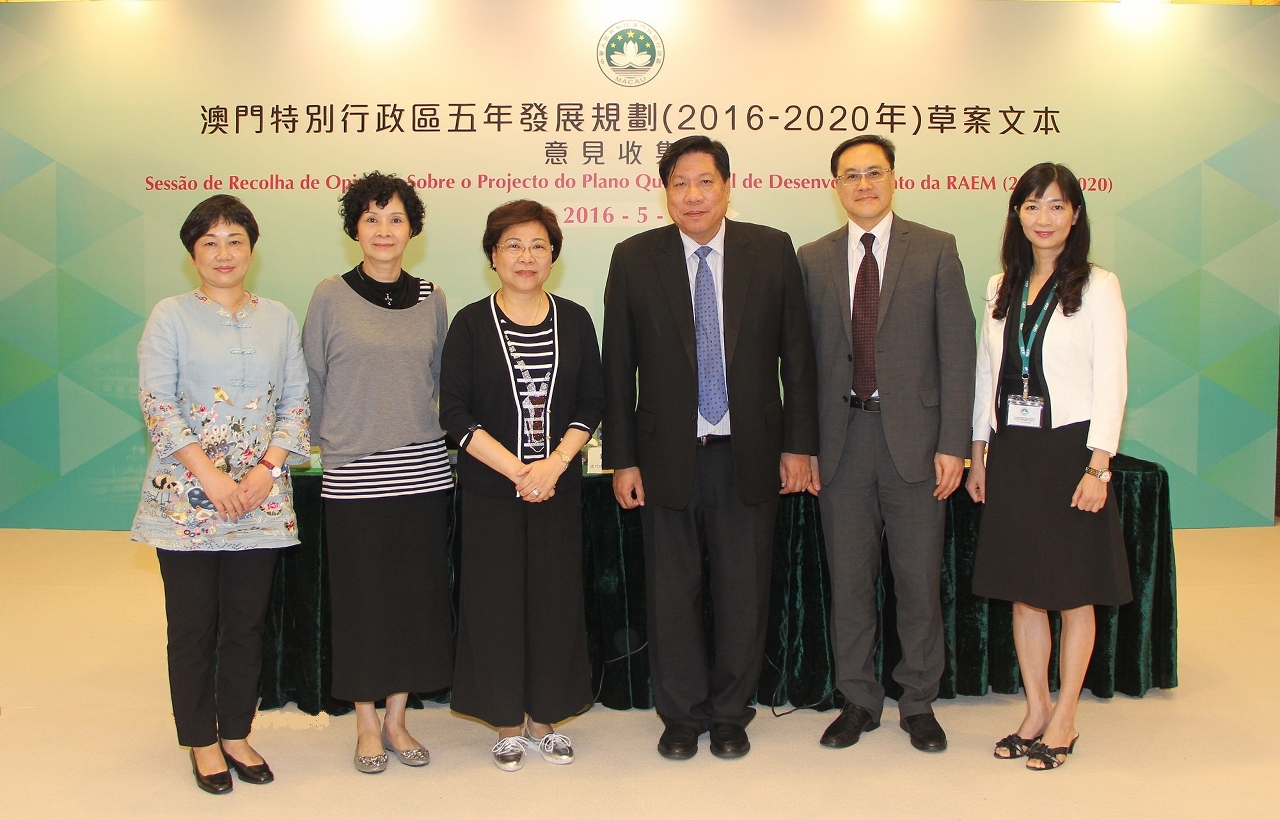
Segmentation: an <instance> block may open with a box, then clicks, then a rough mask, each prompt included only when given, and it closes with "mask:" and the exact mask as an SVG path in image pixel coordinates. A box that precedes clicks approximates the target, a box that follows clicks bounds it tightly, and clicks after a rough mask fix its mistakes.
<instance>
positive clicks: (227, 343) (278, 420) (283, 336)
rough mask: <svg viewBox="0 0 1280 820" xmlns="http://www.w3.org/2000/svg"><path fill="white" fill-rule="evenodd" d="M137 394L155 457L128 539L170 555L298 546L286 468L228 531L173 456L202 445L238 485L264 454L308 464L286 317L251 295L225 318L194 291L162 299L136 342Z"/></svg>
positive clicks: (302, 397)
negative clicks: (276, 451) (276, 450)
mask: <svg viewBox="0 0 1280 820" xmlns="http://www.w3.org/2000/svg"><path fill="white" fill-rule="evenodd" d="M138 394H139V401H140V402H141V404H142V416H143V420H144V421H145V422H146V425H147V431H148V433H149V434H150V436H151V443H152V444H153V445H154V447H155V449H154V452H153V453H152V455H151V461H150V463H149V464H148V466H147V476H146V479H145V480H144V481H143V484H142V502H141V503H140V504H139V505H138V513H137V515H136V516H135V517H134V520H133V532H132V536H133V540H135V541H142V542H145V543H147V544H150V545H151V546H153V547H157V548H159V549H166V550H245V549H261V548H264V547H287V546H291V545H293V544H297V543H298V522H297V518H296V517H295V516H294V512H293V484H292V481H291V480H290V477H289V472H288V470H286V471H285V472H284V473H283V474H282V475H281V476H280V478H279V480H277V481H276V482H275V485H274V486H273V487H272V488H271V495H270V496H268V498H267V500H266V501H265V502H263V504H262V506H261V507H259V508H258V509H256V510H253V511H252V512H250V513H248V514H246V515H245V516H244V517H243V518H241V519H240V520H239V521H236V522H234V523H233V522H229V521H223V520H222V519H221V518H220V517H219V516H218V514H217V512H216V511H215V510H214V506H213V503H212V502H211V501H210V500H209V499H208V497H207V496H206V495H205V493H204V489H203V488H202V487H201V486H200V482H199V481H198V480H196V478H195V476H193V475H192V474H191V473H190V472H188V471H187V469H186V468H185V467H183V466H182V464H181V463H180V462H179V461H178V460H177V459H176V458H174V456H173V454H174V453H175V452H176V451H177V450H180V449H182V448H183V447H185V446H187V445H188V444H192V443H199V444H200V446H201V447H202V448H203V449H204V452H205V454H206V455H208V456H209V458H210V460H212V461H213V463H214V464H215V465H216V466H217V467H218V468H219V469H220V470H223V471H224V472H226V473H228V474H229V475H230V476H231V477H232V478H234V479H236V480H237V481H239V480H240V478H241V477H242V476H243V475H244V474H245V473H247V472H248V471H249V469H250V468H252V467H253V466H254V465H255V464H257V463H258V461H259V460H261V459H262V457H263V455H265V454H266V452H267V448H268V447H270V446H271V445H277V446H279V447H283V448H284V449H286V450H288V451H289V458H288V461H287V463H288V464H302V463H305V462H306V461H307V460H308V458H309V457H310V453H311V429H310V419H309V415H310V414H309V410H308V402H307V366H306V362H305V360H304V359H303V357H302V340H301V336H300V335H299V333H298V322H297V320H296V319H294V317H293V314H292V313H290V312H289V309H288V308H286V307H285V306H284V305H282V304H281V303H279V302H275V301H272V300H270V299H262V298H260V297H258V296H250V298H249V302H248V303H247V304H246V305H245V306H244V308H243V309H242V310H241V311H240V312H239V313H237V314H236V315H234V316H232V315H231V313H229V312H228V311H227V310H225V309H224V308H222V307H221V306H219V305H218V304H217V303H215V302H213V301H211V300H210V299H209V298H208V297H207V296H205V295H204V294H203V293H201V292H200V291H198V290H197V291H194V292H192V293H185V294H183V295H181V296H173V297H170V298H168V299H165V300H163V301H161V302H160V303H159V304H157V305H156V306H155V309H154V310H153V311H152V312H151V318H150V319H148V320H147V326H146V329H145V330H144V331H143V333H142V340H141V341H140V342H139V343H138ZM281 466H283V465H281Z"/></svg>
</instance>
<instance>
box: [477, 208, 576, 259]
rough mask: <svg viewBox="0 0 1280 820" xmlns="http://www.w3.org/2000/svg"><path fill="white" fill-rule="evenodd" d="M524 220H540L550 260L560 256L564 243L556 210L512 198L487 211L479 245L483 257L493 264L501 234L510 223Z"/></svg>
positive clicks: (516, 223)
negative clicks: (546, 240) (547, 242)
mask: <svg viewBox="0 0 1280 820" xmlns="http://www.w3.org/2000/svg"><path fill="white" fill-rule="evenodd" d="M526 222H541V223H542V227H544V228H546V229H547V238H548V239H550V240H551V261H552V262H555V261H556V260H557V259H559V258H560V246H561V245H563V244H564V232H563V231H561V230H560V223H559V222H558V221H557V220H556V212H555V211H553V210H551V209H550V208H548V207H547V206H546V205H543V204H542V203H541V202H534V201H533V200H532V199H514V200H512V201H511V202H504V203H503V204H501V205H499V206H498V207H496V208H494V209H493V210H492V211H490V212H489V218H488V219H486V220H485V225H484V236H482V237H481V238H480V247H482V248H484V258H485V259H488V260H489V264H490V265H492V264H493V249H494V248H496V247H497V246H498V240H499V239H501V238H502V234H503V233H504V232H505V231H506V230H507V228H510V227H511V226H512V225H523V224H524V223H526Z"/></svg>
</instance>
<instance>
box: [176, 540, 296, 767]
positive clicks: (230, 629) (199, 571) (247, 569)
mask: <svg viewBox="0 0 1280 820" xmlns="http://www.w3.org/2000/svg"><path fill="white" fill-rule="evenodd" d="M279 554H280V553H279V551H278V550H274V549H261V550H243V551H237V552H231V551H225V552H195V551H193V552H178V551H175V550H160V549H158V550H156V555H157V556H158V557H159V558H160V576H161V578H163V579H164V610H165V616H166V617H167V619H168V635H169V695H170V698H171V699H172V701H173V719H174V722H175V723H176V724H177V726H178V743H180V744H182V745H183V746H209V745H211V744H214V743H217V742H218V739H219V738H223V739H226V740H242V739H244V738H246V737H248V736H249V730H250V728H252V726H253V714H254V711H255V710H256V709H257V707H258V675H259V673H260V672H261V671H262V632H263V628H264V622H265V620H266V617H267V601H268V599H269V598H270V597H271V580H272V576H273V574H274V573H275V567H276V558H277V556H278V555H279Z"/></svg>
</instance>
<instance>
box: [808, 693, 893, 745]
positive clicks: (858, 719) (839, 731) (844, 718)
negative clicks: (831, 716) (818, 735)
mask: <svg viewBox="0 0 1280 820" xmlns="http://www.w3.org/2000/svg"><path fill="white" fill-rule="evenodd" d="M878 728H880V721H878V720H876V719H875V718H873V717H872V716H871V713H870V712H868V711H867V710H866V709H863V708H862V707H861V706H858V705H856V704H853V703H849V702H847V701H846V702H845V705H844V708H843V709H841V710H840V715H839V716H838V717H837V718H836V719H835V720H833V721H831V725H830V726H828V727H827V731H825V732H823V733H822V741H821V743H822V745H823V746H826V747H828V748H831V749H847V748H848V747H850V746H852V745H853V744H855V743H857V742H858V738H860V737H862V733H863V732H873V731H875V730H876V729H878Z"/></svg>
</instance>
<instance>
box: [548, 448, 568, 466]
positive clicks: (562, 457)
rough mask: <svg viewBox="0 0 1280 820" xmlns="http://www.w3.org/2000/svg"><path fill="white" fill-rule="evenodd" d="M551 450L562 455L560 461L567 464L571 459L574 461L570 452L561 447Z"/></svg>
mask: <svg viewBox="0 0 1280 820" xmlns="http://www.w3.org/2000/svg"><path fill="white" fill-rule="evenodd" d="M551 452H553V453H555V454H556V455H558V456H560V461H562V462H564V463H565V464H568V463H569V462H570V461H573V456H571V455H569V454H568V453H566V452H565V451H564V450H561V449H560V448H559V447H557V448H556V449H554V450H552V451H551Z"/></svg>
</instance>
